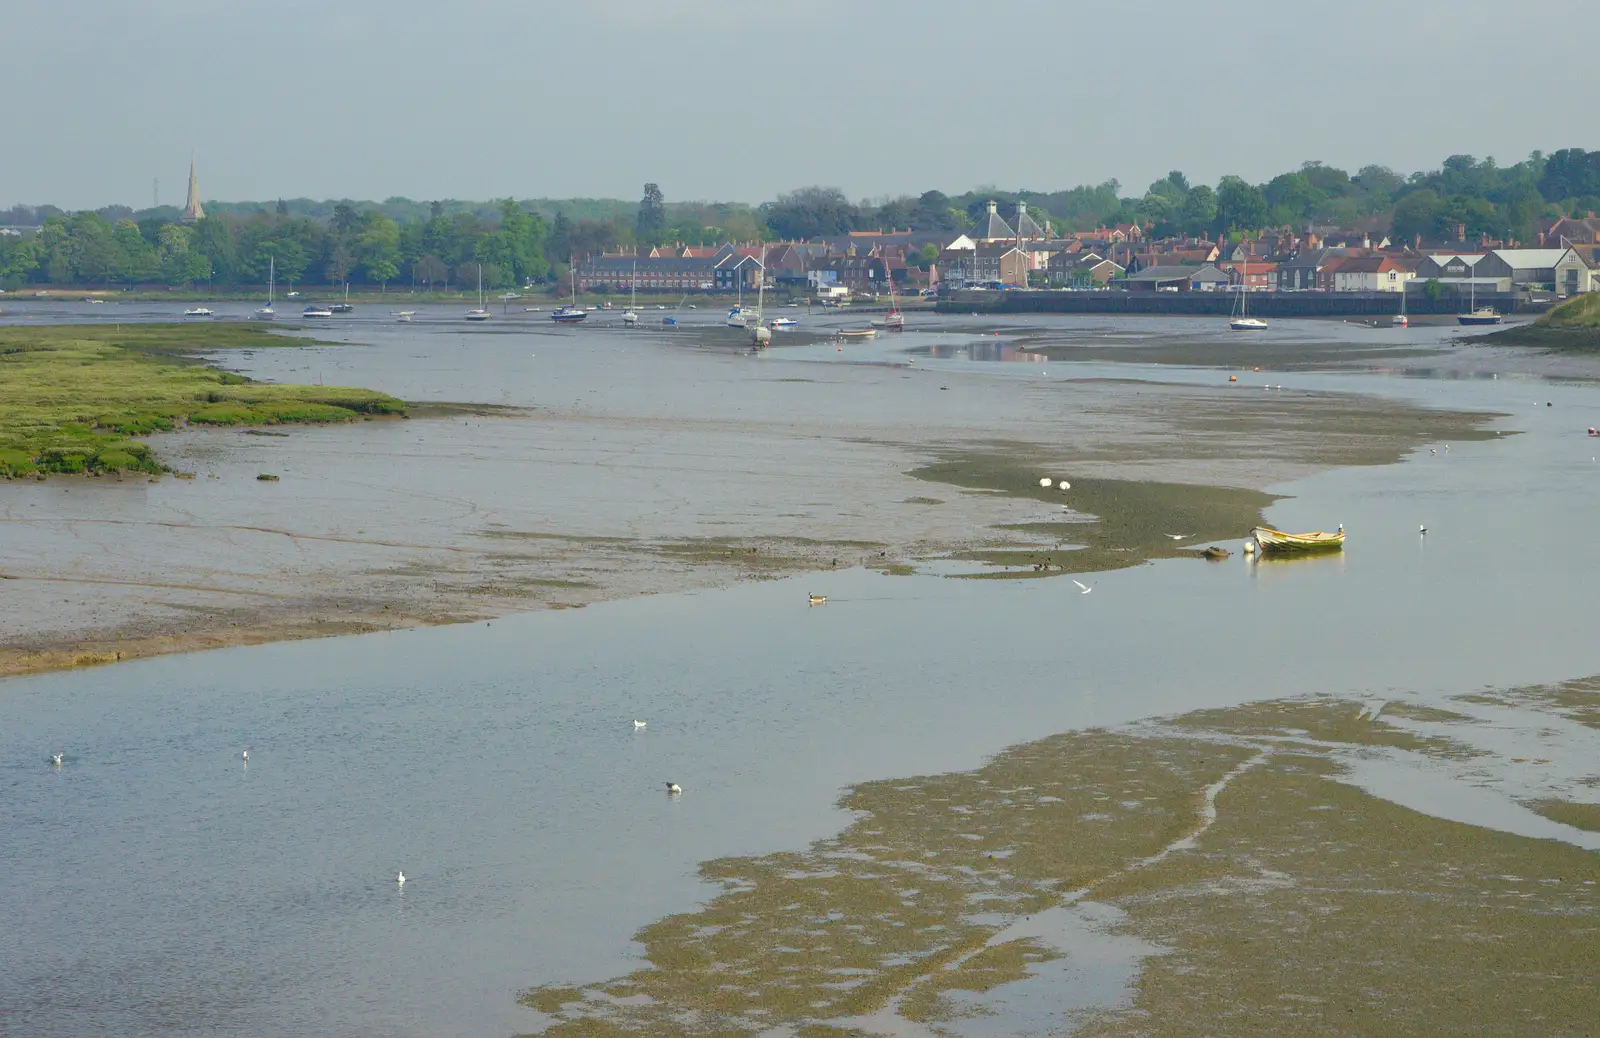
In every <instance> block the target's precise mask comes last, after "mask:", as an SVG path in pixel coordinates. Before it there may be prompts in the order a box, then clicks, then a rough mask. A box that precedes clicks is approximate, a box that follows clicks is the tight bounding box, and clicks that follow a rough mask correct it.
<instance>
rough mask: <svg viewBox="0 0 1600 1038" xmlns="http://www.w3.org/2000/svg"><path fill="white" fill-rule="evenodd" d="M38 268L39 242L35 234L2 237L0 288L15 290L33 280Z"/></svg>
mask: <svg viewBox="0 0 1600 1038" xmlns="http://www.w3.org/2000/svg"><path fill="white" fill-rule="evenodd" d="M38 269H39V242H38V239H37V238H36V237H35V236H33V235H29V236H27V237H23V238H15V237H6V238H0V288H4V289H5V290H6V291H8V292H10V291H14V290H16V289H18V288H20V287H22V286H23V285H24V284H26V283H27V282H28V281H29V280H31V279H32V278H33V276H34V274H35V273H36V272H37V271H38Z"/></svg>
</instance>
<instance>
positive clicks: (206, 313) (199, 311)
mask: <svg viewBox="0 0 1600 1038" xmlns="http://www.w3.org/2000/svg"><path fill="white" fill-rule="evenodd" d="M183 316H185V317H215V316H217V312H216V311H215V310H210V309H207V308H206V307H203V306H191V307H190V308H189V309H187V310H185V311H184V312H183Z"/></svg>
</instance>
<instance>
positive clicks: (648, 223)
mask: <svg viewBox="0 0 1600 1038" xmlns="http://www.w3.org/2000/svg"><path fill="white" fill-rule="evenodd" d="M666 229H667V203H666V200H665V199H664V198H663V197H662V195H661V188H659V187H657V186H656V185H655V184H654V183H650V184H646V185H645V186H644V197H643V198H641V199H640V200H639V217H638V219H637V220H635V221H634V237H635V238H636V239H637V240H638V242H639V244H640V245H660V244H661V241H662V232H663V231H665V230H666Z"/></svg>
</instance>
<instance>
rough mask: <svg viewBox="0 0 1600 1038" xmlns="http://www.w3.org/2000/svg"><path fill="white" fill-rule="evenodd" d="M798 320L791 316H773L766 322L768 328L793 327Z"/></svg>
mask: <svg viewBox="0 0 1600 1038" xmlns="http://www.w3.org/2000/svg"><path fill="white" fill-rule="evenodd" d="M799 323H800V322H799V321H796V320H795V319H794V318H793V317H774V318H773V319H772V320H771V322H770V323H769V324H768V327H770V328H793V327H795V326H796V325H798V324H799Z"/></svg>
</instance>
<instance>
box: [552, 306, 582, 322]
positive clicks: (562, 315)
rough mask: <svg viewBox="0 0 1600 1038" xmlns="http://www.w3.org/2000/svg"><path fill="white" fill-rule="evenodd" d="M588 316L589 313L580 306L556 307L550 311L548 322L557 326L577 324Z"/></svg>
mask: <svg viewBox="0 0 1600 1038" xmlns="http://www.w3.org/2000/svg"><path fill="white" fill-rule="evenodd" d="M588 316H589V311H587V310H585V309H584V308H583V307H581V306H558V307H556V308H555V309H554V310H553V311H551V313H550V320H552V321H554V322H556V323H557V324H577V323H578V322H579V321H581V320H583V319H584V318H585V317H588Z"/></svg>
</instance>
